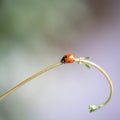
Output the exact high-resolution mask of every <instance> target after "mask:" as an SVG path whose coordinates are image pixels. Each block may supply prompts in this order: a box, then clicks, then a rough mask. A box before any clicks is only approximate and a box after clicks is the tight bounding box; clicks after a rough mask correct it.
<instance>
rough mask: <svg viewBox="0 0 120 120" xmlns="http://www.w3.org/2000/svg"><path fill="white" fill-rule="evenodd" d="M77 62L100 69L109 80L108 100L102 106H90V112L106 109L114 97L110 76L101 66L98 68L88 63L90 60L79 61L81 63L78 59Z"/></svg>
mask: <svg viewBox="0 0 120 120" xmlns="http://www.w3.org/2000/svg"><path fill="white" fill-rule="evenodd" d="M76 62H78V63H80V64H81V63H82V64H88V65H91V66H93V67H95V68H96V69H98V70H99V71H100V72H101V73H102V74H103V75H104V77H105V78H106V79H107V81H108V84H109V88H110V95H109V97H108V99H107V100H106V101H105V102H104V103H103V104H100V105H98V106H94V105H90V106H89V109H90V112H93V111H95V110H98V109H100V108H102V107H104V106H105V105H107V104H108V103H109V101H110V100H111V98H112V95H113V85H112V82H111V79H110V77H109V76H108V74H107V73H106V72H105V71H104V70H103V69H102V68H101V67H100V66H98V65H97V64H95V63H93V62H91V61H88V60H85V59H79V61H78V59H77V60H76Z"/></svg>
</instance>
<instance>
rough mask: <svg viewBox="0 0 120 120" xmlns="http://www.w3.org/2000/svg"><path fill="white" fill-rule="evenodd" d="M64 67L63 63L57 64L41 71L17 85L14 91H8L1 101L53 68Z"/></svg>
mask: <svg viewBox="0 0 120 120" xmlns="http://www.w3.org/2000/svg"><path fill="white" fill-rule="evenodd" d="M60 65H62V63H61V62H59V63H55V64H53V65H51V66H49V67H47V68H45V69H43V70H41V71H39V72H38V73H36V74H34V75H32V76H30V77H29V78H27V79H25V80H24V81H22V82H21V83H19V84H18V85H16V86H15V87H13V88H12V89H10V90H9V91H7V92H6V93H4V94H3V95H1V96H0V100H2V99H4V98H5V97H7V96H8V95H10V94H11V93H13V92H14V91H16V90H17V89H18V88H20V87H22V86H23V85H25V84H26V83H28V82H29V81H31V80H32V79H34V78H36V77H38V76H39V75H41V74H43V73H45V72H47V71H49V70H51V69H53V68H56V67H58V66H60Z"/></svg>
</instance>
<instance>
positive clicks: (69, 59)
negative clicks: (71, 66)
mask: <svg viewBox="0 0 120 120" xmlns="http://www.w3.org/2000/svg"><path fill="white" fill-rule="evenodd" d="M73 62H75V58H74V56H73V55H72V54H66V55H64V56H63V57H62V59H61V63H73Z"/></svg>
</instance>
